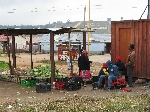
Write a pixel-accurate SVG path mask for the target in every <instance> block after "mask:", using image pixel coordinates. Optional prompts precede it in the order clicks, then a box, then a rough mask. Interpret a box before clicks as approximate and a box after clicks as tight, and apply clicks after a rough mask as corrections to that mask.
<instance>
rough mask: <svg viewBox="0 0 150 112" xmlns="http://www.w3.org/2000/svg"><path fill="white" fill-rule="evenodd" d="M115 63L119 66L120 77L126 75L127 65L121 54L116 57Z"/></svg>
mask: <svg viewBox="0 0 150 112" xmlns="http://www.w3.org/2000/svg"><path fill="white" fill-rule="evenodd" d="M115 65H116V66H117V67H118V71H119V77H120V78H122V75H126V67H125V65H124V63H123V62H122V61H121V58H120V56H117V57H116V63H115Z"/></svg>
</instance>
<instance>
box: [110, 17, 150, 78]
mask: <svg viewBox="0 0 150 112" xmlns="http://www.w3.org/2000/svg"><path fill="white" fill-rule="evenodd" d="M129 44H134V45H135V52H136V66H135V68H134V72H133V77H137V78H146V79H150V50H149V48H150V19H146V20H125V21H112V22H111V60H112V62H113V63H114V62H115V57H116V56H118V55H120V56H121V60H122V61H123V62H124V63H126V60H127V57H128V54H129V49H128V47H129Z"/></svg>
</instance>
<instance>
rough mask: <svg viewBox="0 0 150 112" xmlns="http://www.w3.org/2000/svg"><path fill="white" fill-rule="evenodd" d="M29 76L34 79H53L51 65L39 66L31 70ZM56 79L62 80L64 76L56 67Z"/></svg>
mask: <svg viewBox="0 0 150 112" xmlns="http://www.w3.org/2000/svg"><path fill="white" fill-rule="evenodd" d="M29 74H30V75H31V76H33V77H42V78H49V77H51V67H50V65H39V66H37V67H35V68H33V69H31V70H29ZM55 77H56V78H61V77H62V75H61V74H60V72H59V70H58V69H56V67H55Z"/></svg>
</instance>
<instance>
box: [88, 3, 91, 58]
mask: <svg viewBox="0 0 150 112" xmlns="http://www.w3.org/2000/svg"><path fill="white" fill-rule="evenodd" d="M90 30H91V25H90V0H89V22H88V57H89V56H90Z"/></svg>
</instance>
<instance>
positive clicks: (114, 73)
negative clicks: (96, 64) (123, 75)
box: [98, 60, 118, 90]
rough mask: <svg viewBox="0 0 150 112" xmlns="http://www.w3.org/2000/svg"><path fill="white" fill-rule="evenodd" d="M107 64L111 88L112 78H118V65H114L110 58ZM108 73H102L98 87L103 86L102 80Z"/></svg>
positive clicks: (109, 86) (109, 87)
mask: <svg viewBox="0 0 150 112" xmlns="http://www.w3.org/2000/svg"><path fill="white" fill-rule="evenodd" d="M106 65H107V67H108V90H110V89H111V84H112V80H115V79H117V78H118V67H117V66H116V65H113V64H112V62H111V61H110V60H108V61H107V62H106ZM105 77H106V75H101V76H100V78H99V82H98V87H99V88H102V82H103V80H104V78H105Z"/></svg>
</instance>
